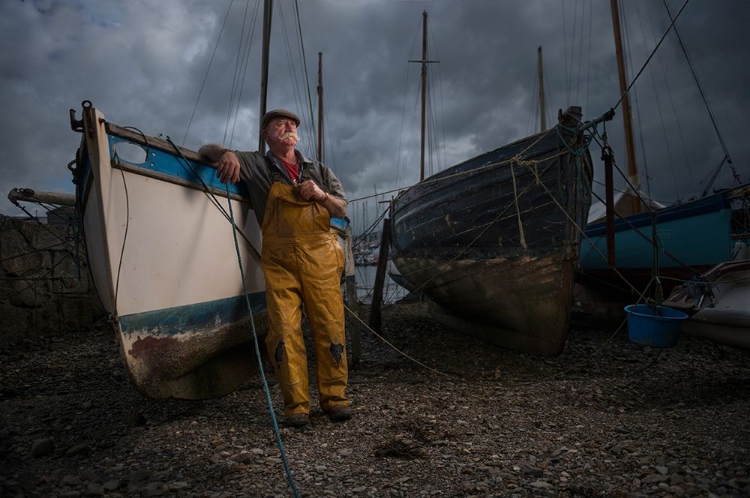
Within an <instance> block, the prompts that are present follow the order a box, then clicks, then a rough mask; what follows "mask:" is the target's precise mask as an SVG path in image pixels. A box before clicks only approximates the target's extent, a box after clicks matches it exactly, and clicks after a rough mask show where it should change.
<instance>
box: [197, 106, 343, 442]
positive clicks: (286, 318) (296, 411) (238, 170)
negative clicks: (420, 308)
mask: <svg viewBox="0 0 750 498" xmlns="http://www.w3.org/2000/svg"><path fill="white" fill-rule="evenodd" d="M299 124H300V119H299V118H298V117H297V115H296V114H294V113H293V112H290V111H287V110H284V109H277V110H274V111H270V112H268V113H266V115H265V116H263V119H262V120H261V136H262V137H263V139H264V140H265V141H266V143H267V144H268V148H269V152H268V153H267V154H266V155H265V156H264V155H263V154H261V153H260V152H237V151H231V150H227V149H225V148H224V147H222V146H220V145H213V144H209V145H204V146H203V147H201V148H200V151H199V152H200V153H201V154H202V155H203V156H205V157H207V158H208V159H209V160H211V161H214V162H217V173H216V176H217V177H218V178H219V179H220V180H221V181H222V182H223V183H227V182H231V183H236V182H237V181H239V180H240V179H241V180H242V181H244V182H245V184H246V185H247V187H248V191H249V193H250V201H251V202H252V206H253V210H254V211H255V215H256V216H257V218H258V223H260V225H261V232H262V234H263V253H262V256H261V258H262V262H263V274H264V276H265V279H266V301H267V305H268V317H269V322H270V327H269V332H268V335H267V336H266V347H267V348H268V354H269V356H270V357H271V362H272V363H273V366H274V370H275V371H276V375H277V377H278V380H279V386H280V388H281V393H282V396H283V398H284V415H285V417H286V423H287V425H290V426H292V427H303V426H305V425H307V424H308V423H309V412H310V392H309V384H308V372H307V352H306V349H305V341H304V338H303V335H302V306H303V305H304V308H305V311H306V312H307V317H308V320H309V322H310V327H311V329H312V335H313V342H314V344H315V361H316V365H317V369H316V372H317V384H318V391H319V392H320V407H321V408H322V410H323V412H325V413H326V414H327V415H328V417H329V418H330V420H332V421H334V422H339V421H343V420H348V419H350V418H351V416H352V411H351V409H350V408H349V400H348V398H347V397H346V393H345V391H346V385H347V381H348V371H347V362H346V351H345V345H346V335H345V331H344V305H343V301H342V297H341V286H340V278H341V272H342V271H343V266H344V254H343V251H342V249H341V247H340V246H339V244H338V239H337V236H336V234H335V233H332V232H331V230H330V227H331V226H330V219H331V217H335V218H343V217H344V216H346V204H347V201H346V196H345V195H344V190H343V188H342V186H341V182H339V180H338V179H337V178H336V176H335V175H334V174H333V172H332V171H331V170H330V169H329V168H328V167H327V166H325V165H324V164H322V163H320V162H318V161H314V160H311V159H308V158H306V157H305V156H304V155H302V153H300V152H299V151H297V150H296V149H295V146H296V145H297V141H298V140H299V137H298V135H297V127H298V126H299Z"/></svg>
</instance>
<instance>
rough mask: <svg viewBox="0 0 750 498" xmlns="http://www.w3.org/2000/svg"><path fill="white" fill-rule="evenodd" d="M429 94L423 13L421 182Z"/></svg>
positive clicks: (424, 18)
mask: <svg viewBox="0 0 750 498" xmlns="http://www.w3.org/2000/svg"><path fill="white" fill-rule="evenodd" d="M426 92H427V11H426V10H425V11H423V12H422V126H421V130H420V142H419V146H420V156H419V181H420V182H421V181H422V180H424V128H425V93H426Z"/></svg>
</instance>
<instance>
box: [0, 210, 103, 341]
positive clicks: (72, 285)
mask: <svg viewBox="0 0 750 498" xmlns="http://www.w3.org/2000/svg"><path fill="white" fill-rule="evenodd" d="M104 315H105V313H104V310H103V308H102V306H101V303H100V302H99V298H98V297H97V295H96V293H95V291H94V286H93V284H92V283H91V279H90V277H89V272H88V265H87V264H86V256H85V249H84V247H83V244H82V243H80V244H78V247H76V240H75V234H74V231H73V228H72V227H70V226H67V225H49V224H40V223H39V222H37V221H36V220H32V219H16V218H9V217H6V216H3V215H0V346H3V347H6V346H10V345H13V344H15V343H18V342H20V341H23V340H24V339H32V340H38V339H43V338H47V337H60V336H64V335H65V334H68V333H70V332H73V331H80V330H86V329H90V328H91V327H92V326H93V324H94V323H95V322H96V321H97V320H99V319H101V318H102V317H103V316H104Z"/></svg>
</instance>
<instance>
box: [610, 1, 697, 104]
mask: <svg viewBox="0 0 750 498" xmlns="http://www.w3.org/2000/svg"><path fill="white" fill-rule="evenodd" d="M688 2H690V0H685V3H684V4H682V7H681V8H680V10H679V12H677V15H676V16H675V17H674V19H672V22H671V24H670V25H669V27H668V28H667V29H666V31H664V34H663V35H662V37H661V39H660V40H659V43H657V44H656V46H655V47H654V49H653V50H652V51H651V54H650V55H649V56H648V58H647V59H646V62H644V63H643V66H641V69H640V70H639V71H638V74H636V75H635V78H633V80H632V81H631V82H630V84H629V85H628V87H627V88H626V89H625V91H624V92H623V93H622V95H621V96H620V99H619V100H618V101H617V103H616V104H615V105H614V106H612V108H613V109H617V108H618V107H620V104H621V103H622V100H623V99H624V98H625V96H626V95H627V94H628V92H629V91H630V89H631V88H633V85H634V84H635V82H636V81H638V78H639V77H640V76H641V73H643V70H644V69H646V66H647V65H648V63H649V62H650V61H651V58H652V57H653V56H654V54H656V51H657V50H659V47H660V46H661V44H662V42H663V41H664V39H665V38H666V37H667V35H668V34H669V31H670V30H671V29H672V28H673V27H674V23H675V22H676V21H677V19H678V18H679V17H680V14H682V11H683V10H685V7H687V4H688ZM670 18H671V16H670Z"/></svg>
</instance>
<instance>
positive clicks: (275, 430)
mask: <svg viewBox="0 0 750 498" xmlns="http://www.w3.org/2000/svg"><path fill="white" fill-rule="evenodd" d="M167 141H168V142H169V143H170V144H171V145H172V147H174V149H175V151H177V154H178V155H179V156H180V158H182V160H183V161H185V164H187V167H188V168H189V169H190V171H192V172H193V175H195V177H196V178H197V179H198V180H199V181H200V182H201V185H203V188H204V189H205V191H206V195H208V197H209V199H211V201H212V203H213V204H214V206H216V207H217V208H218V209H219V211H221V212H222V214H224V217H225V218H226V219H227V220H228V221H229V222H230V223H231V225H232V236H233V237H234V250H235V252H236V253H237V263H238V264H239V266H240V277H241V278H242V292H243V294H244V295H245V304H246V305H247V311H248V314H249V315H250V326H251V328H252V331H253V344H254V346H255V359H256V360H257V362H258V372H260V378H261V379H262V380H263V390H264V391H265V394H266V403H267V404H268V412H269V413H270V415H271V423H272V425H273V434H274V436H275V437H276V445H277V446H278V447H279V451H280V452H281V461H282V462H283V463H284V472H285V473H286V478H287V481H289V486H291V488H292V492H293V493H294V498H299V491H297V485H296V484H295V483H294V477H292V471H291V469H290V468H289V462H288V461H287V458H286V452H285V451H284V443H283V442H282V441H281V434H279V424H278V422H277V421H276V414H274V412H273V402H272V401H271V393H270V392H269V390H268V381H266V374H265V372H263V362H262V360H261V357H260V347H259V346H258V334H257V333H256V331H255V320H253V308H252V306H250V299H249V298H248V297H247V287H246V286H245V269H244V268H243V267H242V256H241V255H240V245H239V242H238V241H237V231H238V227H237V224H236V223H235V222H234V210H233V209H232V198H231V196H230V195H229V184H228V183H227V184H226V185H225V187H226V193H227V204H228V205H229V213H228V214H227V213H226V212H225V211H224V208H222V207H221V204H219V201H218V200H217V199H216V197H215V196H214V195H213V194H212V193H211V190H210V189H209V188H208V185H206V183H205V182H204V181H203V179H202V178H201V177H200V175H199V174H198V173H197V172H196V171H195V169H194V168H193V166H192V165H191V164H190V161H188V160H187V159H186V158H185V156H184V155H183V154H182V151H181V150H180V148H179V147H177V145H176V144H175V143H174V142H173V141H172V139H171V138H169V137H167ZM243 238H244V239H245V240H246V241H247V243H248V244H250V241H249V240H248V239H247V237H244V234H243ZM250 247H251V248H252V244H250Z"/></svg>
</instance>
